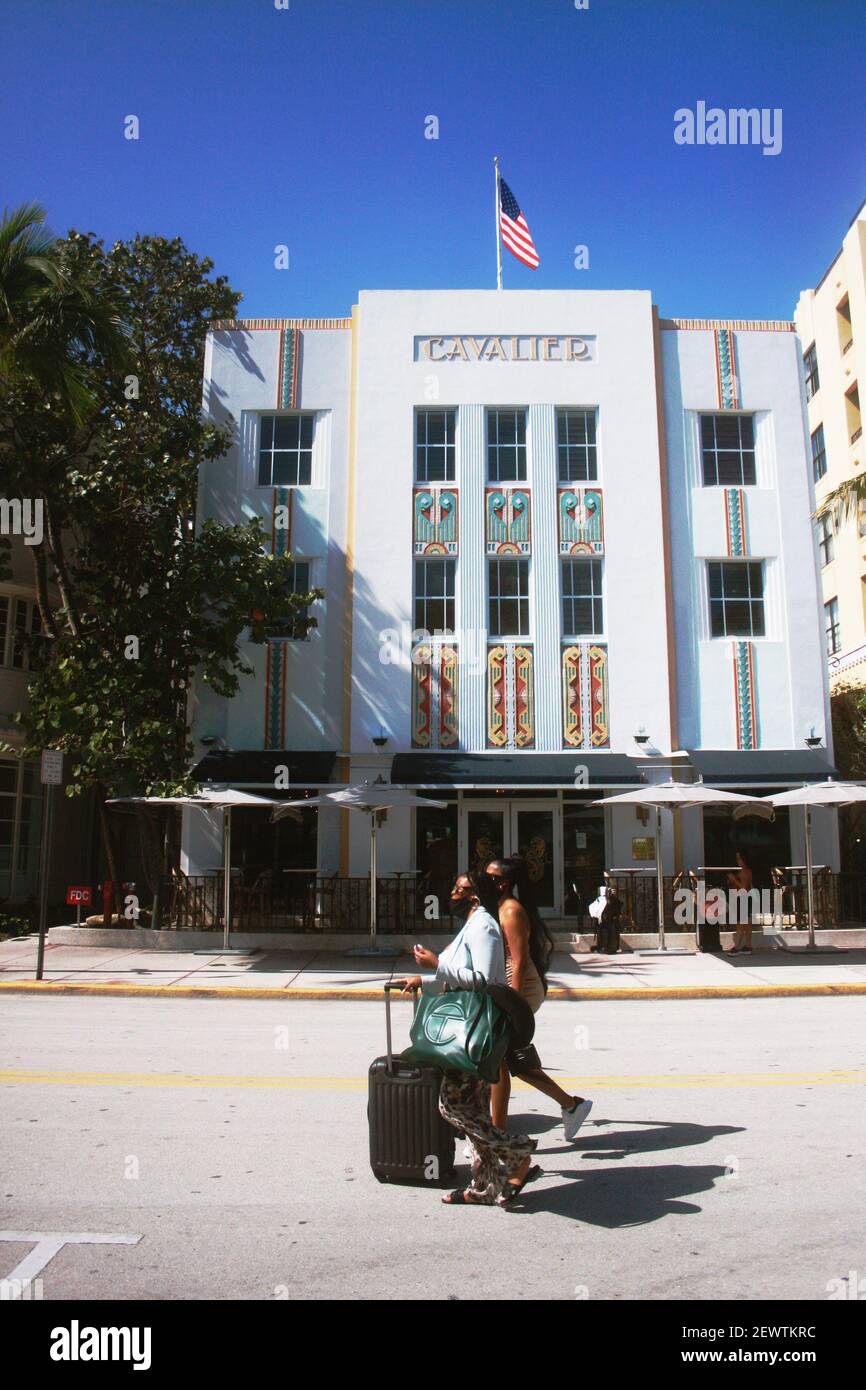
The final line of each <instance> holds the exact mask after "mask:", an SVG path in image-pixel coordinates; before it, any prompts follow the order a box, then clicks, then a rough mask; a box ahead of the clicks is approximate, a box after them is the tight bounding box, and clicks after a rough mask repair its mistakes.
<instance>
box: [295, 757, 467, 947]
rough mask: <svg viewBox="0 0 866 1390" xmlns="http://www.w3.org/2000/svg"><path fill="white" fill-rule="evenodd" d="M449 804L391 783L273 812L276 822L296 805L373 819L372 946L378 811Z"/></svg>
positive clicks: (310, 799)
mask: <svg viewBox="0 0 866 1390" xmlns="http://www.w3.org/2000/svg"><path fill="white" fill-rule="evenodd" d="M447 805H448V802H447V801H433V800H431V798H430V797H427V796H416V795H415V793H414V792H413V791H411V790H410V789H409V788H408V787H397V786H392V785H391V783H390V782H363V783H359V784H356V785H355V786H352V787H343V788H342V790H341V791H333V792H323V793H322V794H321V795H320V796H310V797H307V798H306V800H301V801H282V802H280V804H279V805H278V806H277V807H275V809H274V810H273V812H272V813H271V819H272V820H275V821H277V820H281V819H282V817H283V816H287V815H289V814H290V813H291V810H292V808H293V807H295V806H336V807H338V808H339V809H341V810H344V811H363V812H366V814H367V815H369V817H370V945H371V947H372V946H374V945H375V941H376V812H377V811H390V810H392V809H395V808H406V809H407V810H408V809H411V807H413V806H440V807H441V806H447Z"/></svg>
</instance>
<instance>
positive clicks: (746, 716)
mask: <svg viewBox="0 0 866 1390" xmlns="http://www.w3.org/2000/svg"><path fill="white" fill-rule="evenodd" d="M731 645H732V647H733V649H734V701H735V704H736V714H737V747H738V748H758V747H759V742H758V707H757V699H756V693H755V658H754V644H753V643H752V642H733V643H732V644H731Z"/></svg>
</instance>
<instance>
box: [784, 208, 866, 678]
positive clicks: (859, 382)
mask: <svg viewBox="0 0 866 1390" xmlns="http://www.w3.org/2000/svg"><path fill="white" fill-rule="evenodd" d="M794 321H795V324H796V328H797V333H798V335H799V337H800V340H801V342H802V344H803V370H804V378H805V385H806V400H807V402H808V405H807V410H808V419H809V435H810V453H811V461H810V467H811V476H812V479H813V482H814V487H815V499H816V503H820V502H821V501H822V499H823V498H824V497H826V496H827V494H828V493H830V492H833V491H834V490H835V489H836V488H837V487H839V485H840V484H841V483H843V482H846V481H847V480H848V479H849V478H850V477H851V476H852V474H855V473H859V472H860V471H861V470H862V468H863V466H864V464H866V449H864V446H863V424H862V415H861V405H860V397H861V392H862V390H863V389H864V388H866V203H864V204H863V206H862V207H861V209H860V211H859V212H858V213H857V216H856V217H855V218H854V220H853V222H852V223H851V225H850V227H849V228H848V231H847V233H846V236H845V239H844V241H843V242H842V247H841V250H840V251H839V252H838V254H837V255H836V257H835V259H834V260H833V263H832V264H831V266H830V268H829V269H828V270H827V271H826V272H825V273H824V275H823V277H822V278H821V280H820V281H819V282H818V285H817V287H816V288H815V289H814V290H804V291H803V293H802V294H801V295H800V299H799V301H798V304H797V311H796V314H795V316H794ZM817 540H818V553H819V560H820V565H821V584H822V599H823V609H824V623H823V627H824V633H825V640H826V654H827V659H828V662H829V670H830V684H831V687H832V688H834V689H835V688H836V687H838V686H841V685H857V686H860V685H864V684H866V509H864V508H863V507H861V508H860V511H859V514H858V513H857V511H856V510H855V511H852V512H849V513H848V514H845V513H843V512H841V511H840V510H839V509H838V508H836V509H835V511H834V512H832V513H829V512H828V513H827V514H825V515H824V516H822V517H821V518H819V520H818V522H817Z"/></svg>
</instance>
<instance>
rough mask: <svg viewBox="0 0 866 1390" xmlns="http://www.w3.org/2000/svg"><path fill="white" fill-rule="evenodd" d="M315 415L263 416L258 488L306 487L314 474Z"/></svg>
mask: <svg viewBox="0 0 866 1390" xmlns="http://www.w3.org/2000/svg"><path fill="white" fill-rule="evenodd" d="M314 419H315V416H313V415H263V416H262V421H261V435H260V437H259V487H307V486H309V483H310V479H311V477H312V473H313V421H314Z"/></svg>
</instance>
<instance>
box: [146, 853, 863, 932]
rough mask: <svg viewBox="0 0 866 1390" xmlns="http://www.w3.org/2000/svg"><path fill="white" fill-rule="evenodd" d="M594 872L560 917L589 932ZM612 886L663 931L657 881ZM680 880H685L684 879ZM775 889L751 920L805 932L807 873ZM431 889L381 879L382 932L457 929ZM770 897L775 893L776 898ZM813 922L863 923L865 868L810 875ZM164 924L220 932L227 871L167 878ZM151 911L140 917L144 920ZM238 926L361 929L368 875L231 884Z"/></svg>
mask: <svg viewBox="0 0 866 1390" xmlns="http://www.w3.org/2000/svg"><path fill="white" fill-rule="evenodd" d="M596 877H597V875H593V876H591V878H587V879H586V880H585V882H584V880H580V881H576V882H575V883H574V884H573V888H572V892H571V894H570V896H569V898H568V900H567V906H566V912H565V914H564V921H565V923H566V924H567V925H569V926H572V925H573V926H575V927H576V928H577V929H578V930H593V929H594V925H595V924H594V923H592V922H591V919H590V918H589V917H588V916H587V915H586V914H587V908H588V906H589V903H590V902H591V901H592V899H593V898H595V897H596V896H597V892H598V885H597V883H596ZM607 882H608V883H609V884H611V885H614V886H615V887H616V890H617V892H618V894H619V897H620V900H621V902H622V917H621V920H620V926H621V929H622V931H626V932H649V933H652V932H655V931H657V930H658V901H657V893H658V889H657V880H656V876H655V874H654V873H647V874H640V875H631V874H613V875H607ZM675 885H677V886H680V885H679V884H678V881H677V879H675V878H674V876H672V875H665V878H664V904H665V922H666V924H667V925H668V927H669V928H670V929H672V930H678V929H679V930H685V931H688V930H690V929H691V928H690V927H689V926H679V927H678V925H677V923H676V922H675V920H674V909H675V906H676V903H675V900H674V893H675ZM682 886H688V884H687V882H686V881H683V882H682ZM713 886H724V884H723V883H722V882H721V880H719V881H718V883H717V882H716V879H713V881H712V884H711V883H710V882H707V883H706V892H707V893H709V892H710V891H711V888H712V887H713ZM755 886H756V887H757V888H758V889H759V891H760V888H761V887H764V888H766V889H768V890H769V891H770V894H771V895H772V891H773V888H774V887H778V889H779V892H780V894H781V898H780V899H779V900H776V901H777V904H778V905H779V906H780V907H781V912H780V913H779V914H778V915H777V917H776V920H775V922H772V921H771V920H770V919H767V920H766V921H764V920H762V914H760V913H759V914H757V917H756V920H755V925H765V926H767V927H770V926H771V925H775V926H776V927H777V928H783V929H799V930H804V931H805V930H806V929H807V928H808V893H807V886H806V873H805V870H802V869H795V870H788V871H785V872H784V874H783V876H782V877H781V878H780V879H779V880H778V882H777V883H776V884H773V883H771V882H770V881H767V882H763V881H762V882H761V883H760V884H756V885H755ZM430 895H431V885H430V884H429V883H425V882H424V881H423V880H422V881H421V882H419V881H418V880H417V879H415V878H409V877H403V878H398V877H387V876H386V877H383V878H380V879H379V880H378V891H377V918H378V920H377V923H376V930H377V932H379V933H381V934H382V935H388V934H391V935H394V934H396V933H404V934H405V933H413V934H417V935H419V936H421V937H423V936H424V935H429V934H430V933H432V932H443V933H453V931H454V930H455V922H454V920H453V919H452V917H451V915H450V908H449V901H448V895H447V889H445V890H441V888H440V892H439V895H438V901H439V911H440V912H441V913H442V916H441V917H440V918H438V919H437V918H435V917H433V918H431V917H429V916H427V914H426V912H425V908H426V907H427V906H428V904H429V901H430ZM770 901H771V903H772V902H773V899H772V896H771V899H770ZM814 902H815V920H816V924H817V925H818V926H819V927H822V928H829V927H857V926H863V925H866V874H863V873H830V871H829V870H819V871H818V872H817V873H816V874H815V875H814ZM160 908H161V910H160V914H159V918H160V925H161V926H162V927H163V928H164V929H168V930H176V931H217V930H221V929H222V924H223V880H222V875H221V874H219V875H214V874H209V875H201V876H197V877H191V878H187V877H185V876H176V877H173V878H172V879H167V880H165V881H164V882H163V884H162V885H161V888H160ZM148 915H149V914H148V911H147V910H145V911H144V913H143V916H144V917H145V918H147V917H148ZM231 929H232V931H235V932H238V931H239V932H309V933H311V934H312V933H321V932H353V933H357V934H359V935H364V934H365V933H367V932H369V930H370V879H369V877H357V878H341V877H340V876H339V875H336V874H335V875H330V876H329V875H321V874H310V875H309V877H305V876H303V875H296V874H291V875H286V876H285V878H284V879H283V881H282V882H280V881H277V882H274V883H270V882H268V881H267V880H266V879H264V878H262V879H260V880H257V881H255V882H254V883H253V884H251V885H244V884H242V883H233V885H232V921H231Z"/></svg>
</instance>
